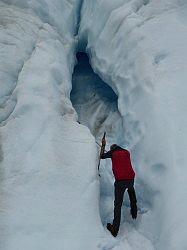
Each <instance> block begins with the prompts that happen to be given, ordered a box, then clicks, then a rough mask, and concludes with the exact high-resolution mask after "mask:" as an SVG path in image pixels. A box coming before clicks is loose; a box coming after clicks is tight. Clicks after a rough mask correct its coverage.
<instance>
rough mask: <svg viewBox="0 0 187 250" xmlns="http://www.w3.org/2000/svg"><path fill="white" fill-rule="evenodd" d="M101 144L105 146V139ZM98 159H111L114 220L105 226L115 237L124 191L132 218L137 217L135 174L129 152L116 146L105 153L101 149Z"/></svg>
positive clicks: (112, 146)
mask: <svg viewBox="0 0 187 250" xmlns="http://www.w3.org/2000/svg"><path fill="white" fill-rule="evenodd" d="M102 144H103V145H106V141H105V139H103V140H102ZM100 158H101V159H106V158H111V159H112V171H113V174H114V177H115V183H114V187H115V200H114V220H113V224H110V223H108V224H107V229H108V230H109V231H110V232H111V234H112V235H113V236H114V237H116V236H117V234H118V231H119V226H120V221H121V207H122V203H123V196H124V192H125V190H126V189H127V191H128V194H129V199H130V206H131V215H132V218H133V219H136V217H137V205H136V203H137V200H136V193H135V189H134V177H135V172H134V170H133V167H132V164H131V159H130V153H129V151H128V150H126V149H123V148H121V147H119V146H118V145H116V144H113V145H111V147H110V151H108V152H107V153H104V149H103V150H102V152H101V156H100Z"/></svg>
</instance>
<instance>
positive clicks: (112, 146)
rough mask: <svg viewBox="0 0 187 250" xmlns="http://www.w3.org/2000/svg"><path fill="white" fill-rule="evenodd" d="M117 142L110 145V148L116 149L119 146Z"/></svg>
mask: <svg viewBox="0 0 187 250" xmlns="http://www.w3.org/2000/svg"><path fill="white" fill-rule="evenodd" d="M117 146H118V145H117V144H112V145H111V146H110V150H114V149H116V148H117Z"/></svg>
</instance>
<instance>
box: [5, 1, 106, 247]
mask: <svg viewBox="0 0 187 250" xmlns="http://www.w3.org/2000/svg"><path fill="white" fill-rule="evenodd" d="M5 3H8V4H5ZM78 8H79V2H78V1H74V2H73V1H57V0H56V1H52V2H51V1H4V3H3V2H0V249H1V250H12V249H15V250H20V249H29V250H30V249H31V250H34V249H38V250H42V249H45V250H47V249H50V250H51V249H55V250H58V249H59V250H61V249H63V250H66V249H67V250H69V249H72V250H73V249H92V250H95V249H96V248H97V245H98V244H100V243H101V238H102V237H104V236H105V234H104V230H103V227H102V224H101V221H100V217H99V206H98V202H99V190H98V180H97V173H96V170H97V167H96V162H97V158H96V155H97V152H96V146H95V141H94V138H93V136H91V134H90V132H89V130H88V129H87V128H86V127H83V126H82V125H79V124H78V123H77V122H76V116H77V115H76V113H75V111H74V109H73V107H72V105H71V102H70V100H69V96H70V90H71V77H72V71H73V67H74V63H75V58H74V50H75V47H76V44H77V40H76V38H75V37H74V35H75V34H76V32H77V25H76V20H78V16H79V13H77V9H78ZM85 152H86V157H82V155H84V154H85ZM85 176H86V178H85ZM90 225H91V227H90ZM80 228H81V230H80ZM85 239H88V240H85ZM102 241H103V240H102Z"/></svg>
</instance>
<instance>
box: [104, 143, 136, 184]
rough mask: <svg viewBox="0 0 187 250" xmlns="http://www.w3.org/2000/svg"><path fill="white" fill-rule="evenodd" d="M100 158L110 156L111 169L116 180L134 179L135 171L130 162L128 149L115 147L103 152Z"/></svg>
mask: <svg viewBox="0 0 187 250" xmlns="http://www.w3.org/2000/svg"><path fill="white" fill-rule="evenodd" d="M101 158H102V159H105V158H112V170H113V173H114V176H115V179H116V180H131V179H134V177H135V172H134V170H133V167H132V164H131V159H130V153H129V151H128V150H126V149H123V148H120V147H117V148H116V149H115V150H113V151H109V152H107V153H104V154H103V155H102V156H101Z"/></svg>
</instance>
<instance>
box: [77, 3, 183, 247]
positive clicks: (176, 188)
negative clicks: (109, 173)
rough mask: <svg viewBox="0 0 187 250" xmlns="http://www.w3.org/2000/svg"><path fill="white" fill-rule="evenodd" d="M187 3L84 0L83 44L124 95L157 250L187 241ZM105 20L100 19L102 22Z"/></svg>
mask: <svg viewBox="0 0 187 250" xmlns="http://www.w3.org/2000/svg"><path fill="white" fill-rule="evenodd" d="M186 10H187V5H186V1H177V0H169V1H167V0H166V1H153V0H152V1H143V0H142V1H141V0H136V1H135V0H132V1H129V0H128V1H127V0H116V1H106V0H102V1H94V2H93V1H84V4H83V7H82V18H81V25H80V32H79V38H80V48H82V49H86V51H87V52H88V53H89V55H90V58H91V65H92V67H93V68H94V70H95V72H97V73H98V74H99V75H100V77H101V78H102V79H103V80H104V81H105V82H107V83H108V84H110V86H111V87H112V88H113V90H114V91H115V92H116V93H117V95H118V97H119V99H118V107H119V111H120V114H121V116H123V126H124V137H125V140H126V143H125V144H126V146H128V147H129V148H130V149H131V151H132V153H133V159H134V163H135V166H136V171H137V175H138V180H137V185H138V186H137V187H138V190H139V191H140V192H141V193H140V194H139V198H141V200H144V203H148V204H149V208H150V210H149V212H148V213H147V214H146V215H145V216H143V217H142V219H141V222H140V223H139V224H138V225H137V228H138V230H140V231H141V232H143V233H144V234H145V235H147V236H149V237H150V239H152V241H153V242H154V243H155V246H156V247H157V249H159V250H160V249H164V250H166V249H170V250H171V249H173V250H174V249H185V247H186V245H187V244H186V237H185V234H186V219H185V216H184V215H185V211H186V205H187V204H186V200H185V199H184V197H185V196H186V184H185V180H186V177H187V171H186V169H185V168H186V167H185V166H186V160H185V153H186V150H187V145H186V132H185V131H186V125H187V119H186V116H185V114H186V107H187V99H186V92H187V87H186V78H187V75H186V58H187V50H186V43H187V35H186V34H187V33H186V31H187V18H186V14H185V13H186ZM98 20H99V21H98Z"/></svg>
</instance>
